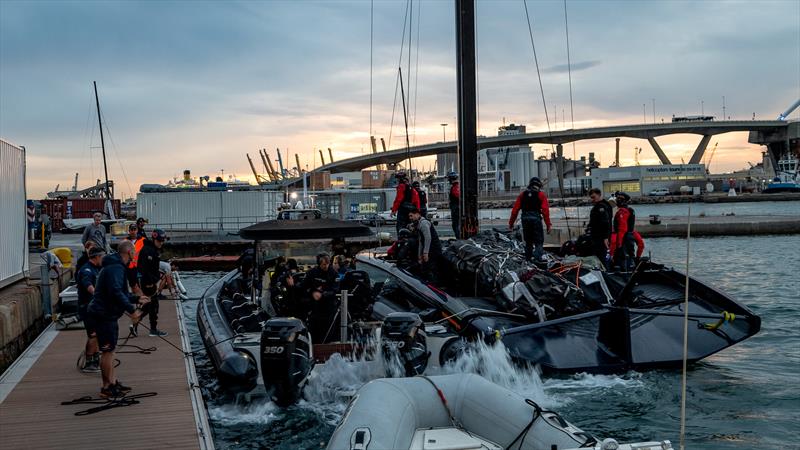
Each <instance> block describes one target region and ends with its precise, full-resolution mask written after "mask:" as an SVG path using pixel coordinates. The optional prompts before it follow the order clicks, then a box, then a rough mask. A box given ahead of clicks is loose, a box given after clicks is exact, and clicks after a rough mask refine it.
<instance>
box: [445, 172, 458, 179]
mask: <svg viewBox="0 0 800 450" xmlns="http://www.w3.org/2000/svg"><path fill="white" fill-rule="evenodd" d="M447 179H448V180H450V181H453V180H456V181H458V172H447Z"/></svg>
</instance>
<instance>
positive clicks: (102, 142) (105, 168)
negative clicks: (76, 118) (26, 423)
mask: <svg viewBox="0 0 800 450" xmlns="http://www.w3.org/2000/svg"><path fill="white" fill-rule="evenodd" d="M92 83H93V84H94V102H95V104H96V105H97V123H98V124H99V126H100V148H102V149H103V171H105V175H106V198H107V199H109V200H111V199H112V196H111V188H110V187H109V184H108V165H107V164H106V142H105V140H104V138H103V119H102V118H101V116H100V98H99V97H98V96H97V81H92Z"/></svg>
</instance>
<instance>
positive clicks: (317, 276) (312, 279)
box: [300, 253, 339, 343]
mask: <svg viewBox="0 0 800 450" xmlns="http://www.w3.org/2000/svg"><path fill="white" fill-rule="evenodd" d="M336 279H337V275H336V271H334V270H333V267H331V257H330V256H329V255H328V254H326V253H321V254H319V255H317V265H316V266H315V267H314V268H312V269H311V270H309V271H308V272H306V276H305V279H303V284H302V286H301V288H300V289H301V291H302V293H303V294H304V296H305V300H306V302H308V304H309V305H308V320H307V323H308V328H309V331H310V332H311V336H312V339H314V341H315V342H319V343H324V342H330V341H332V340H336V338H337V336H338V334H339V333H338V330H333V328H336V327H331V323H333V319H335V318H336V306H337V302H336Z"/></svg>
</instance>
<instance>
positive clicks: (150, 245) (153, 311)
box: [131, 228, 167, 337]
mask: <svg viewBox="0 0 800 450" xmlns="http://www.w3.org/2000/svg"><path fill="white" fill-rule="evenodd" d="M166 240H167V233H166V232H165V231H164V230H161V229H159V228H156V229H155V230H153V232H152V233H151V239H146V240H145V241H144V245H143V246H142V251H141V252H140V253H139V255H138V256H137V258H138V261H137V262H136V268H137V270H138V272H139V288H140V289H141V290H142V293H143V294H144V295H146V296H149V297H150V304H149V305H148V306H147V308H146V309H145V310H144V314H142V316H148V317H149V318H150V336H154V337H156V336H162V337H163V336H166V335H167V332H166V331H161V330H159V329H158V300H159V292H160V291H161V259H160V258H159V251H160V250H161V247H163V246H164V242H165V241H166ZM131 332H132V333H133V335H134V336H136V335H138V330H137V329H136V326H135V325H132V326H131Z"/></svg>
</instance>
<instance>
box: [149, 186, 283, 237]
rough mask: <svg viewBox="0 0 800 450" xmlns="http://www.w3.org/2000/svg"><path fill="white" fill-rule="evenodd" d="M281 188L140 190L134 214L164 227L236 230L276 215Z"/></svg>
mask: <svg viewBox="0 0 800 450" xmlns="http://www.w3.org/2000/svg"><path fill="white" fill-rule="evenodd" d="M282 202H283V192H281V191H266V190H263V191H259V190H248V191H174V192H171V191H168V192H140V193H139V194H138V195H137V196H136V215H137V216H138V217H144V218H146V219H147V220H148V221H149V228H151V229H152V228H154V227H159V228H164V229H167V230H181V229H184V230H238V229H239V228H242V227H245V226H248V225H252V224H254V223H257V222H262V221H264V220H270V219H274V218H275V217H277V212H278V207H279V206H280V204H281V203H282Z"/></svg>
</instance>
